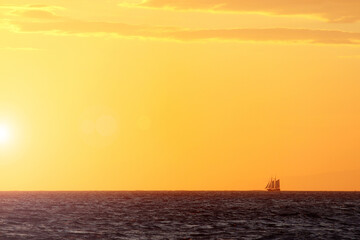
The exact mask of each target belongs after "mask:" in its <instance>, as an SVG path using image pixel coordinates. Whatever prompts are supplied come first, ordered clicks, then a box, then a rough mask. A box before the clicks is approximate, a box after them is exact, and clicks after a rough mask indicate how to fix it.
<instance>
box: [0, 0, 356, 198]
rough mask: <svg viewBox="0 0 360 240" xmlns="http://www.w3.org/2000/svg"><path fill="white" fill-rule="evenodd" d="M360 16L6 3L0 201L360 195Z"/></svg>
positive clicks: (111, 3)
mask: <svg viewBox="0 0 360 240" xmlns="http://www.w3.org/2000/svg"><path fill="white" fill-rule="evenodd" d="M358 9H360V2H359V1H358V0H344V1H340V0H319V1H311V0H300V1H296V2H294V1H286V0H276V1H271V4H269V1H266V0H253V1H245V0H214V1H207V0H194V1H186V0H148V1H142V0H104V1H91V3H89V1H81V0H65V1H64V0H37V1H28V0H19V1H1V0H0V63H1V67H0V190H257V189H263V188H264V187H265V185H266V183H267V181H268V178H269V177H271V176H275V175H276V176H277V177H279V178H281V179H282V189H284V190H351V191H352V190H360V161H359V160H360V151H359V150H360V149H359V146H360V111H359V109H360V94H359V92H360V82H359V79H360V71H359V66H360V12H359V11H358ZM5 133H6V134H5Z"/></svg>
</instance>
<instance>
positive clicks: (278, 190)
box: [267, 189, 280, 192]
mask: <svg viewBox="0 0 360 240" xmlns="http://www.w3.org/2000/svg"><path fill="white" fill-rule="evenodd" d="M267 190H268V192H280V189H267Z"/></svg>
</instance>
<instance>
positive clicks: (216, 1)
mask: <svg viewBox="0 0 360 240" xmlns="http://www.w3.org/2000/svg"><path fill="white" fill-rule="evenodd" d="M130 2H132V3H133V4H132V6H140V7H151V8H171V9H175V10H208V11H229V12H258V13H267V14H274V15H310V16H318V17H321V18H324V19H326V20H327V21H328V22H343V23H345V22H356V21H359V20H360V11H359V9H360V1H359V0H315V1H314V0H297V1H289V0H272V1H269V0H250V1H249V0H211V1H209V0H196V1H189V0H143V1H141V0H134V1H130ZM120 4H126V5H129V0H124V1H123V2H120Z"/></svg>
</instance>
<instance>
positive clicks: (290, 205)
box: [0, 191, 360, 240]
mask: <svg viewBox="0 0 360 240" xmlns="http://www.w3.org/2000/svg"><path fill="white" fill-rule="evenodd" d="M0 239H6V240H7V239H36V240H42V239H62V240H63V239H360V193H359V192H280V193H271V192H251V191H250V192H186V191H185V192H141V191H139V192H1V193H0Z"/></svg>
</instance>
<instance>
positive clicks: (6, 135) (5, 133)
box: [0, 125, 11, 143]
mask: <svg viewBox="0 0 360 240" xmlns="http://www.w3.org/2000/svg"><path fill="white" fill-rule="evenodd" d="M10 138H11V134H10V128H9V126H6V125H0V143H7V142H9V141H10Z"/></svg>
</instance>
